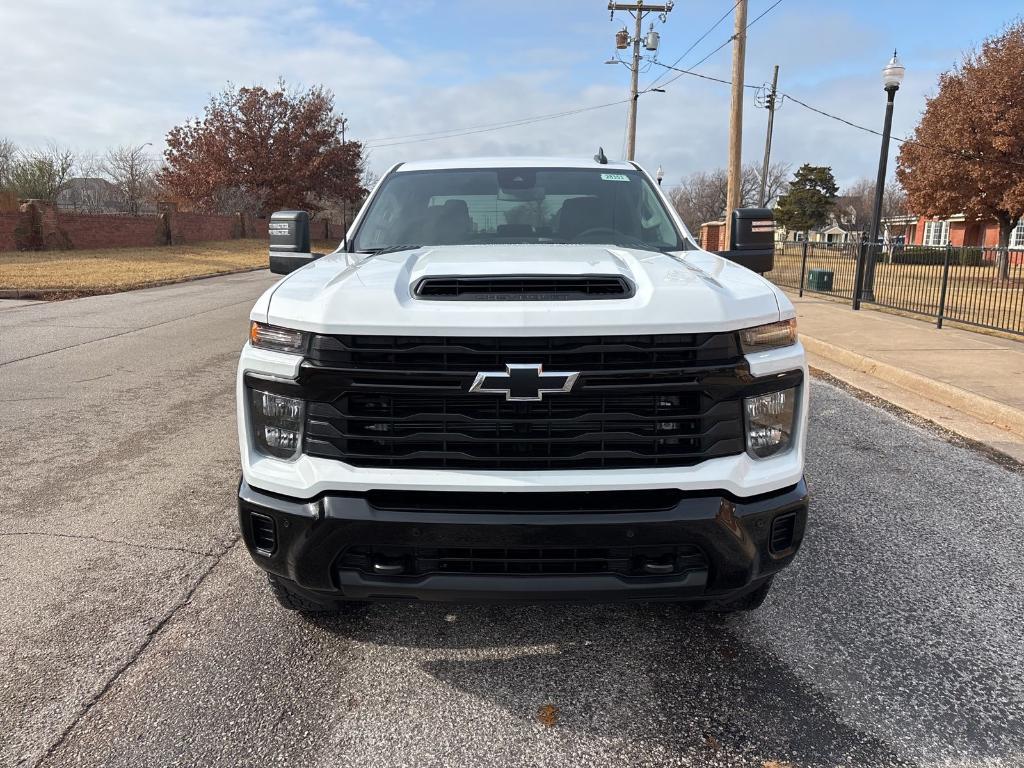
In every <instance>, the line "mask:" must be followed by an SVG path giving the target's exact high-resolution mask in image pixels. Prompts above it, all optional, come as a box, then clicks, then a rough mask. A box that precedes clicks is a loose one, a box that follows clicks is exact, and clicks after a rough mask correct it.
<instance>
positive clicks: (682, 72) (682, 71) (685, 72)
mask: <svg viewBox="0 0 1024 768" xmlns="http://www.w3.org/2000/svg"><path fill="white" fill-rule="evenodd" d="M780 3H782V0H775V2H774V3H772V4H771V5H769V6H768V7H767V8H766V9H765V10H763V11H762V12H761V14H760V15H759V16H757V17H756V18H754V19H753V21H750V22H749V23H748V24H747V26H745V27H744V28H743V30H744V32H746V31H747V30H749V29H750V28H751V27H752V26H754V25H755V24H757V22H759V21H760V20H761V19H763V18H764V17H765V16H767V15H768V14H769V13H770V12H771V11H773V10H774V9H775V8H776V7H778V6H779V4H780ZM736 5H739V3H736ZM735 7H736V6H735V5H734V6H733V8H735ZM726 15H728V14H726ZM735 37H736V35H730V36H729V38H728V39H727V40H726V41H725V42H724V43H722V44H721V45H720V46H718V47H717V48H715V50H713V51H711V53H709V54H708V55H707V56H705V57H704V58H703V59H701V60H700V61H698V62H697V63H696V64H693V65H692V66H690V67H689V68H688V69H679V68H677V67H676V66H675V65H674V64H673V65H669V64H662V63H661V62H660V61H655V62H653V63H654V64H657V65H659V66H662V67H665V68H666V69H674V70H675V71H676V72H678V73H679V74H677V75H676V76H675V77H673V78H671V79H669V80H666V81H665V82H664V83H662V84H661V85H659V86H658V87H659V88H664V87H665V86H666V85H670V84H672V83H674V82H675V81H676V80H678V79H679V78H680V77H682V76H683V75H688V74H691V70H694V69H696V68H697V67H699V66H700V65H701V64H703V63H704V62H705V61H707V60H708V59H710V58H711V57H712V56H714V55H715V54H716V53H718V52H719V51H720V50H722V49H723V48H725V46H727V45H728V44H729V43H731V42H732V41H733V39H734V38H735ZM698 77H706V78H707V79H708V80H715V79H717V78H713V77H710V76H707V75H698ZM720 82H723V83H728V84H729V85H732V81H731V80H721V81H720ZM748 87H749V86H748Z"/></svg>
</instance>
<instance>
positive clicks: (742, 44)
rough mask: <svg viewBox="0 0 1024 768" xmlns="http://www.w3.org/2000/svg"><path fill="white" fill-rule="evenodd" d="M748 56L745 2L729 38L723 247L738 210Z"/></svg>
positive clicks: (728, 240)
mask: <svg viewBox="0 0 1024 768" xmlns="http://www.w3.org/2000/svg"><path fill="white" fill-rule="evenodd" d="M746 56H747V0H739V2H738V3H737V4H736V22H735V26H734V28H733V35H732V107H731V109H730V110H729V171H728V173H729V182H728V185H727V187H726V193H725V247H726V248H729V247H730V245H731V243H732V212H733V211H734V210H736V209H737V208H739V207H740V202H741V200H740V174H741V173H742V163H743V70H744V64H745V62H746Z"/></svg>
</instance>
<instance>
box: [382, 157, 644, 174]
mask: <svg viewBox="0 0 1024 768" xmlns="http://www.w3.org/2000/svg"><path fill="white" fill-rule="evenodd" d="M454 168H460V169H461V168H607V169H612V168H614V169H616V170H627V171H631V170H634V169H635V166H634V165H633V164H632V163H630V162H628V161H625V160H609V161H608V163H607V164H605V165H602V164H601V163H598V162H597V161H596V160H594V159H593V158H583V157H460V158H447V159H443V160H413V161H411V162H408V163H403V164H402V165H400V166H399V167H398V169H397V172H398V173H402V172H404V171H437V170H445V169H454Z"/></svg>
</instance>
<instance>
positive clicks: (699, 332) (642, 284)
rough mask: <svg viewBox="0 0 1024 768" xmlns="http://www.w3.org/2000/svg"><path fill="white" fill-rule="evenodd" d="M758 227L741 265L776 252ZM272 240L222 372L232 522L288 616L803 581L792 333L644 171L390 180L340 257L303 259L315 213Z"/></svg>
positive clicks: (534, 167) (798, 405) (730, 594)
mask: <svg viewBox="0 0 1024 768" xmlns="http://www.w3.org/2000/svg"><path fill="white" fill-rule="evenodd" d="M738 213H741V212H738ZM761 216H762V219H763V216H764V214H761ZM768 224H769V225H768V226H766V222H765V221H763V220H761V221H755V222H753V226H748V227H747V229H746V233H747V235H749V238H748V240H747V241H746V244H745V245H744V246H743V247H738V248H737V252H736V253H734V254H732V255H733V256H734V257H737V258H740V259H741V258H742V257H743V255H744V254H743V253H742V251H743V249H744V248H747V249H750V248H752V247H753V248H755V249H756V248H757V247H760V248H762V249H764V248H768V249H770V248H771V226H770V222H769V223H768ZM270 229H271V267H272V269H273V270H274V271H275V272H281V273H286V276H285V277H284V278H283V279H282V280H281V281H279V282H278V283H277V284H276V285H274V286H273V287H272V288H270V289H269V290H267V292H266V293H265V294H264V295H263V296H262V297H260V299H259V300H258V301H257V302H256V305H255V306H254V307H253V309H252V314H251V328H250V335H249V341H248V343H246V345H245V347H244V349H243V350H242V355H241V361H240V363H239V366H238V382H237V388H238V389H237V392H238V435H239V441H240V444H241V456H242V481H241V484H240V487H239V492H238V509H239V520H240V525H241V530H242V533H243V536H244V539H245V542H246V544H247V546H248V548H249V551H250V552H251V554H252V557H253V559H254V560H255V562H256V563H257V565H259V566H260V567H261V568H262V569H264V570H265V571H266V572H267V573H268V575H269V579H270V585H271V588H272V589H273V591H274V593H275V595H276V596H277V598H278V599H279V600H280V601H281V603H282V604H283V605H285V606H286V607H288V608H294V609H297V610H304V611H339V610H343V609H344V608H345V607H346V606H348V605H350V604H351V602H352V601H365V600H387V599H400V600H409V599H420V600H447V601H475V600H485V601H492V600H528V601H535V600H596V601H605V600H645V601H646V600H674V601H690V602H693V603H695V604H698V605H700V606H702V607H705V608H707V609H710V610H721V611H731V610H741V609H750V608H755V607H757V606H758V605H760V604H761V602H762V601H763V600H764V598H765V596H766V595H767V593H768V590H769V588H770V586H771V583H772V579H773V577H774V576H775V574H776V573H777V572H778V571H779V570H780V569H781V568H783V567H785V566H786V565H787V564H788V563H789V562H790V561H791V560H792V559H793V557H794V555H795V554H796V551H797V549H798V548H799V546H800V542H801V540H802V538H803V534H804V527H805V523H806V519H807V490H806V486H805V484H804V479H803V467H804V440H805V432H806V424H807V383H808V382H807V367H806V363H805V360H804V351H803V348H802V347H801V345H800V342H799V341H798V339H797V335H796V325H795V320H794V317H795V313H794V310H793V306H792V305H791V304H790V302H789V301H788V300H787V298H786V296H785V295H784V294H783V293H782V292H781V291H780V290H778V289H777V288H776V287H775V286H773V285H772V284H771V283H769V282H768V281H767V280H765V279H764V278H763V277H761V276H760V275H758V274H757V273H755V272H754V271H751V270H749V269H746V268H745V267H743V266H740V265H739V264H737V263H734V262H733V261H730V260H727V259H725V258H722V257H720V256H718V255H715V254H712V253H708V252H706V251H703V250H701V249H700V247H699V246H698V245H697V243H696V242H695V241H694V239H693V238H692V236H691V235H690V234H689V233H688V232H687V230H686V227H685V226H684V225H683V223H682V221H681V220H680V219H679V216H678V215H677V214H676V212H675V211H674V210H673V207H672V206H671V205H670V204H669V203H668V201H667V199H666V198H665V196H664V195H663V194H662V192H661V190H660V189H659V188H658V186H657V185H656V184H654V183H653V182H652V180H651V178H650V176H649V175H648V174H647V173H645V172H644V171H643V170H642V169H641V168H640V167H639V166H637V165H635V164H633V163H609V162H607V161H605V160H604V157H603V153H602V154H601V155H599V156H598V157H597V158H595V160H578V159H562V158H557V159H554V158H492V159H471V160H459V161H457V160H445V161H439V162H410V163H402V164H399V165H396V166H394V167H393V168H391V169H390V170H389V171H388V172H387V173H386V174H385V175H384V176H383V178H382V179H381V180H380V182H379V183H378V184H377V186H376V188H375V189H374V190H373V192H372V194H371V195H370V196H369V199H368V200H367V201H366V203H365V205H364V206H363V207H362V210H361V211H360V213H359V215H358V217H357V218H356V220H355V221H354V222H353V224H352V226H351V228H350V230H349V231H348V233H347V236H346V238H345V240H344V242H342V243H341V245H340V246H339V247H338V248H337V250H335V251H334V252H333V253H330V254H327V255H323V256H321V255H318V254H313V253H310V246H309V224H308V217H307V216H306V214H305V213H302V212H280V213H278V214H275V215H274V216H273V218H272V220H271V225H270ZM752 253H753V252H752ZM769 253H770V251H769ZM753 255H755V256H757V254H753ZM763 255H764V254H763V253H762V254H761V256H763ZM768 258H769V260H770V255H769V257H768Z"/></svg>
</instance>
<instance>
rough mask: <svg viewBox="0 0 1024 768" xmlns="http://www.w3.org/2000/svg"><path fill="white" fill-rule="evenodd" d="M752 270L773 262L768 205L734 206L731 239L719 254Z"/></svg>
mask: <svg viewBox="0 0 1024 768" xmlns="http://www.w3.org/2000/svg"><path fill="white" fill-rule="evenodd" d="M719 255H720V256H722V258H725V259H729V261H735V262H736V263H737V264H741V265H743V266H744V267H746V268H747V269H750V270H752V271H754V272H760V273H761V274H764V273H765V272H771V271H772V267H773V266H774V265H775V215H774V214H773V213H772V211H771V209H770V208H737V209H736V210H735V211H733V212H732V241H731V242H730V243H729V250H727V251H721V252H720V253H719Z"/></svg>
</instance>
